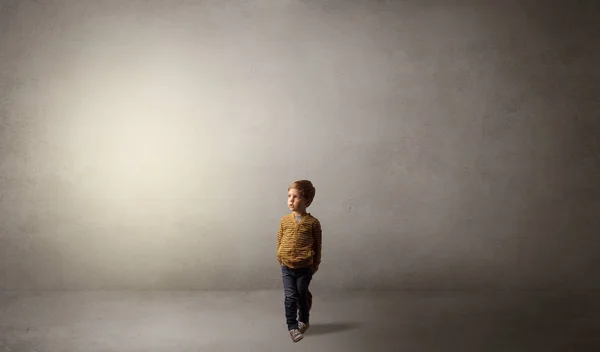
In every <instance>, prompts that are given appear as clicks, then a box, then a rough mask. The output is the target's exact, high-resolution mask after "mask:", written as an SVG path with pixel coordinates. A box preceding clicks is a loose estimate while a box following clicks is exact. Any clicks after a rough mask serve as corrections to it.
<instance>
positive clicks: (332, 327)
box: [306, 323, 358, 335]
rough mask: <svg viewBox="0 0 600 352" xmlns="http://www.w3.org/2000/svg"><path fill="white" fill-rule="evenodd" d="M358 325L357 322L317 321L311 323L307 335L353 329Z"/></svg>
mask: <svg viewBox="0 0 600 352" xmlns="http://www.w3.org/2000/svg"><path fill="white" fill-rule="evenodd" d="M357 327H358V324H355V323H352V324H351V323H325V324H323V323H316V324H310V329H309V330H308V331H307V332H306V334H307V335H323V334H331V333H335V332H340V331H346V330H352V329H355V328H357Z"/></svg>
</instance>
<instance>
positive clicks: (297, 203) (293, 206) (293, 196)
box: [288, 188, 308, 213]
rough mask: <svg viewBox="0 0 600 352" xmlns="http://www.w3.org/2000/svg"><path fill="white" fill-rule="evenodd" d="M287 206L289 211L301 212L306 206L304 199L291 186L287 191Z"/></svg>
mask: <svg viewBox="0 0 600 352" xmlns="http://www.w3.org/2000/svg"><path fill="white" fill-rule="evenodd" d="M288 207H289V208H290V210H291V211H296V212H299V213H302V212H304V211H305V210H306V208H307V207H308V204H306V200H305V199H304V198H302V197H301V196H300V193H299V192H298V190H297V189H295V188H292V189H290V190H289V191H288Z"/></svg>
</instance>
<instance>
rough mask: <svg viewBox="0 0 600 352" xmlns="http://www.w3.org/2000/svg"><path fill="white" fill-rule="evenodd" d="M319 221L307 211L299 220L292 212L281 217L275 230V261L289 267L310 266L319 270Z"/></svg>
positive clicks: (314, 269)
mask: <svg viewBox="0 0 600 352" xmlns="http://www.w3.org/2000/svg"><path fill="white" fill-rule="evenodd" d="M321 240H322V232H321V223H320V222H319V220H318V219H317V218H315V217H314V216H312V215H311V214H310V213H307V214H306V215H305V216H304V217H303V218H302V219H301V220H300V222H297V221H296V218H295V216H294V213H290V214H288V215H285V216H283V217H282V218H281V220H280V222H279V231H277V261H278V262H279V264H280V265H282V264H285V265H286V266H287V267H290V268H303V267H308V266H310V267H312V269H313V272H316V271H317V270H319V264H321V243H322V242H321Z"/></svg>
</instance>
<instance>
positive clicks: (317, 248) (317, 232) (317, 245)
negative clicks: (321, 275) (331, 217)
mask: <svg viewBox="0 0 600 352" xmlns="http://www.w3.org/2000/svg"><path fill="white" fill-rule="evenodd" d="M313 238H314V243H313V252H314V256H313V274H314V273H316V272H317V270H319V265H320V264H321V249H322V242H323V232H322V230H321V223H320V222H316V223H315V224H314V226H313Z"/></svg>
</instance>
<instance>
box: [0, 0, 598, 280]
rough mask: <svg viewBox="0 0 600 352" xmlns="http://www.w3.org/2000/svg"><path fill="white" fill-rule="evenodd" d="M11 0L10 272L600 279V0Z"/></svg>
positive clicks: (5, 178) (4, 150) (0, 145)
mask: <svg viewBox="0 0 600 352" xmlns="http://www.w3.org/2000/svg"><path fill="white" fill-rule="evenodd" d="M167 3H168V5H167ZM567 3H570V4H568V5H567ZM576 3H577V5H576ZM1 4H2V5H1V6H2V11H1V12H0V16H1V17H0V121H1V124H0V218H1V222H0V288H2V289H28V288H35V289H79V288H165V289H180V288H181V289H187V288H191V289H254V288H279V287H280V286H281V279H280V273H279V269H278V266H277V261H276V258H275V249H276V248H275V247H276V233H277V226H278V222H279V218H280V217H281V216H282V215H284V214H286V212H287V211H288V210H287V207H286V193H287V186H288V185H289V184H290V183H291V182H292V181H294V180H296V179H305V178H306V179H310V180H312V181H313V182H314V184H315V186H316V188H317V194H316V198H315V201H314V203H313V205H312V206H311V207H310V208H309V209H308V210H309V212H311V213H312V214H313V215H315V216H316V217H317V218H319V219H320V221H321V223H322V226H323V236H324V247H323V263H322V266H321V270H320V271H319V273H318V274H317V276H316V277H315V280H314V282H313V285H314V287H315V289H317V288H321V289H326V288H399V289H403V288H420V289H449V288H452V289H471V288H550V289H569V288H600V282H599V281H598V280H592V279H591V278H593V277H596V272H595V268H597V267H598V265H600V261H599V259H598V255H597V254H598V250H599V248H598V243H600V242H599V241H598V239H597V236H598V228H600V216H599V214H600V202H599V191H600V187H599V182H600V181H599V180H600V157H599V152H600V138H599V136H600V134H599V128H600V125H599V123H598V121H597V119H598V117H599V116H600V114H599V112H600V109H599V99H598V96H599V95H598V93H599V89H598V83H599V81H600V70H599V67H600V66H598V62H600V52H599V49H598V44H595V43H597V38H598V37H599V34H600V31H599V30H598V27H599V26H598V22H599V21H598V15H597V14H598V13H599V12H598V10H599V6H598V5H597V4H598V2H594V1H588V2H584V1H580V2H575V1H572V2H566V1H564V2H563V4H562V5H560V6H558V5H557V4H558V2H554V3H553V2H549V1H546V2H542V1H538V2H534V1H502V2H499V1H470V2H469V1H441V0H440V1H437V2H432V1H416V0H415V1H291V0H283V1H275V0H273V1H266V0H265V1H216V0H215V1H173V2H166V1H162V2H161V1H121V0H118V1H117V0H109V1H92V0H85V1H75V0H73V1H58V0H54V1H17V0H13V1H7V0H3V1H2V2H1ZM557 6H558V7H557Z"/></svg>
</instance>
